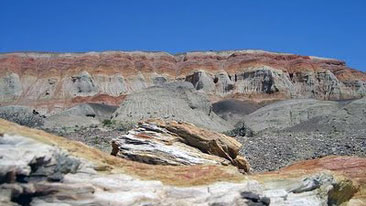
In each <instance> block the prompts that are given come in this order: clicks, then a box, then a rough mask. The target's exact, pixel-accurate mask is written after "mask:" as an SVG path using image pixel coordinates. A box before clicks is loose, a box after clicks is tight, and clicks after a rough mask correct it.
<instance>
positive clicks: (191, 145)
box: [111, 119, 250, 173]
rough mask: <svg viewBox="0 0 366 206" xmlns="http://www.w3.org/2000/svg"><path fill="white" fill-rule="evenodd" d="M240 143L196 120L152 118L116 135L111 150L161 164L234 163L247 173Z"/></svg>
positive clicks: (135, 159) (142, 160)
mask: <svg viewBox="0 0 366 206" xmlns="http://www.w3.org/2000/svg"><path fill="white" fill-rule="evenodd" d="M241 146H242V145H241V144H240V143H239V142H238V141H236V140H235V139H234V138H232V137H229V136H226V135H224V134H221V133H217V132H212V131H208V130H205V129H201V128H198V127H196V126H194V125H193V124H189V123H185V122H177V121H162V120H159V119H152V120H147V121H144V122H139V123H138V126H137V127H136V128H134V129H132V130H130V131H129V132H128V133H127V134H126V135H122V136H121V137H118V138H116V139H114V140H113V141H112V147H113V149H112V153H111V154H112V155H115V156H118V157H122V158H127V159H130V160H134V161H139V162H144V163H148V164H159V165H174V166H178V165H200V164H208V165H234V166H236V167H238V168H239V170H240V171H241V172H243V173H247V172H249V169H250V166H249V163H248V162H247V160H246V159H245V158H244V157H242V156H240V155H238V153H239V150H240V148H241Z"/></svg>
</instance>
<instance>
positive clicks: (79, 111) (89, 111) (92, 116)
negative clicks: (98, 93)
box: [43, 103, 117, 129]
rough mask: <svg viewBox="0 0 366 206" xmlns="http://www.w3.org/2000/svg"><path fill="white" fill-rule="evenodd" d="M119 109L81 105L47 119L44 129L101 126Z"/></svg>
mask: <svg viewBox="0 0 366 206" xmlns="http://www.w3.org/2000/svg"><path fill="white" fill-rule="evenodd" d="M116 109H117V107H115V106H110V105H104V104H96V103H89V104H79V105H77V106H74V107H71V108H68V109H66V110H64V111H61V112H58V113H55V114H53V115H50V116H48V117H47V118H46V119H45V124H44V126H43V128H47V129H55V128H61V127H75V126H76V127H79V126H90V125H93V124H99V123H101V122H102V121H103V120H105V119H110V118H111V116H112V114H113V112H114V111H116Z"/></svg>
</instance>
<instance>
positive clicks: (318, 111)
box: [244, 99, 340, 132]
mask: <svg viewBox="0 0 366 206" xmlns="http://www.w3.org/2000/svg"><path fill="white" fill-rule="evenodd" d="M339 108H340V105H339V104H338V103H337V102H335V101H320V100H315V99H293V100H285V101H280V102H275V103H273V104H269V105H267V106H264V107H262V108H260V109H258V110H256V111H255V112H253V113H251V114H249V115H247V116H245V117H244V121H245V123H246V125H247V126H249V127H250V128H251V129H252V130H253V131H255V132H259V131H262V130H265V129H272V130H280V129H285V128H288V127H292V126H295V125H297V124H300V123H301V122H305V121H307V120H310V119H312V118H315V117H322V116H326V115H329V114H332V113H334V112H336V111H338V110H339Z"/></svg>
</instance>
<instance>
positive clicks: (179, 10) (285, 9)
mask: <svg viewBox="0 0 366 206" xmlns="http://www.w3.org/2000/svg"><path fill="white" fill-rule="evenodd" d="M0 26H1V27H0V28H1V31H0V52H12V51H57V52H64V51H67V52H73V51H75V52H76V51H103V50H145V51H167V52H171V53H176V52H184V51H193V50H230V49H263V50H270V51H279V52H290V53H296V54H302V55H313V56H324V57H332V58H338V59H343V60H345V61H347V63H348V65H350V66H351V67H354V68H358V69H360V70H363V71H365V70H366V52H365V51H366V1H365V0H282V1H281V0H271V1H270V0H250V1H249V0H241V1H240V0H238V1H229V0H227V1H224V0H221V1H214V0H207V1H206V0H202V1H199V0H180V1H176V0H170V1H163V0H145V1H142V0H128V1H127V0H125V1H123V0H120V1H117V0H115V1H114V0H99V1H96V0H47V1H46V0H44V1H42V0H23V1H22V0H1V1H0Z"/></svg>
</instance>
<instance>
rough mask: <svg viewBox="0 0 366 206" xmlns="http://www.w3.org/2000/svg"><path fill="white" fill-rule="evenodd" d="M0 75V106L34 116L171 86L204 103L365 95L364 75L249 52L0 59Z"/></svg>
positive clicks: (338, 64) (335, 65)
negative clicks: (178, 84)
mask: <svg viewBox="0 0 366 206" xmlns="http://www.w3.org/2000/svg"><path fill="white" fill-rule="evenodd" d="M0 70H1V71H2V73H1V75H0V104H1V105H12V104H17V105H26V106H32V107H33V108H37V109H38V110H39V111H40V112H41V113H42V114H45V113H49V112H52V111H53V110H54V109H58V108H68V107H71V106H73V105H75V103H74V102H75V101H78V102H79V103H90V101H91V99H94V100H93V101H97V100H98V98H101V97H103V98H104V100H107V99H108V103H109V104H111V105H115V106H116V105H118V104H119V103H120V101H121V100H122V99H123V97H124V96H125V95H127V94H131V93H134V92H138V91H140V90H142V89H144V88H147V87H150V86H156V85H161V84H162V83H165V82H172V81H188V82H191V83H192V84H193V85H194V88H195V89H196V90H200V91H204V92H205V93H206V94H208V95H209V96H211V98H212V99H220V98H223V97H231V98H238V99H240V98H251V99H259V100H260V99H263V98H264V99H266V98H276V99H286V98H298V97H301V98H304V97H306V98H317V99H346V98H358V97H362V96H365V94H366V75H365V73H363V72H360V71H356V70H353V69H351V68H349V67H347V66H346V64H345V62H343V61H339V60H334V59H325V58H317V57H309V56H299V55H293V54H284V53H272V52H265V51H253V50H243V51H223V52H188V53H183V54H177V55H171V54H168V53H163V52H155V53H154V52H118V51H115V52H99V53H97V52H88V53H5V54H1V55H0ZM107 97H108V98H107ZM80 101H82V102H80Z"/></svg>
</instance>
